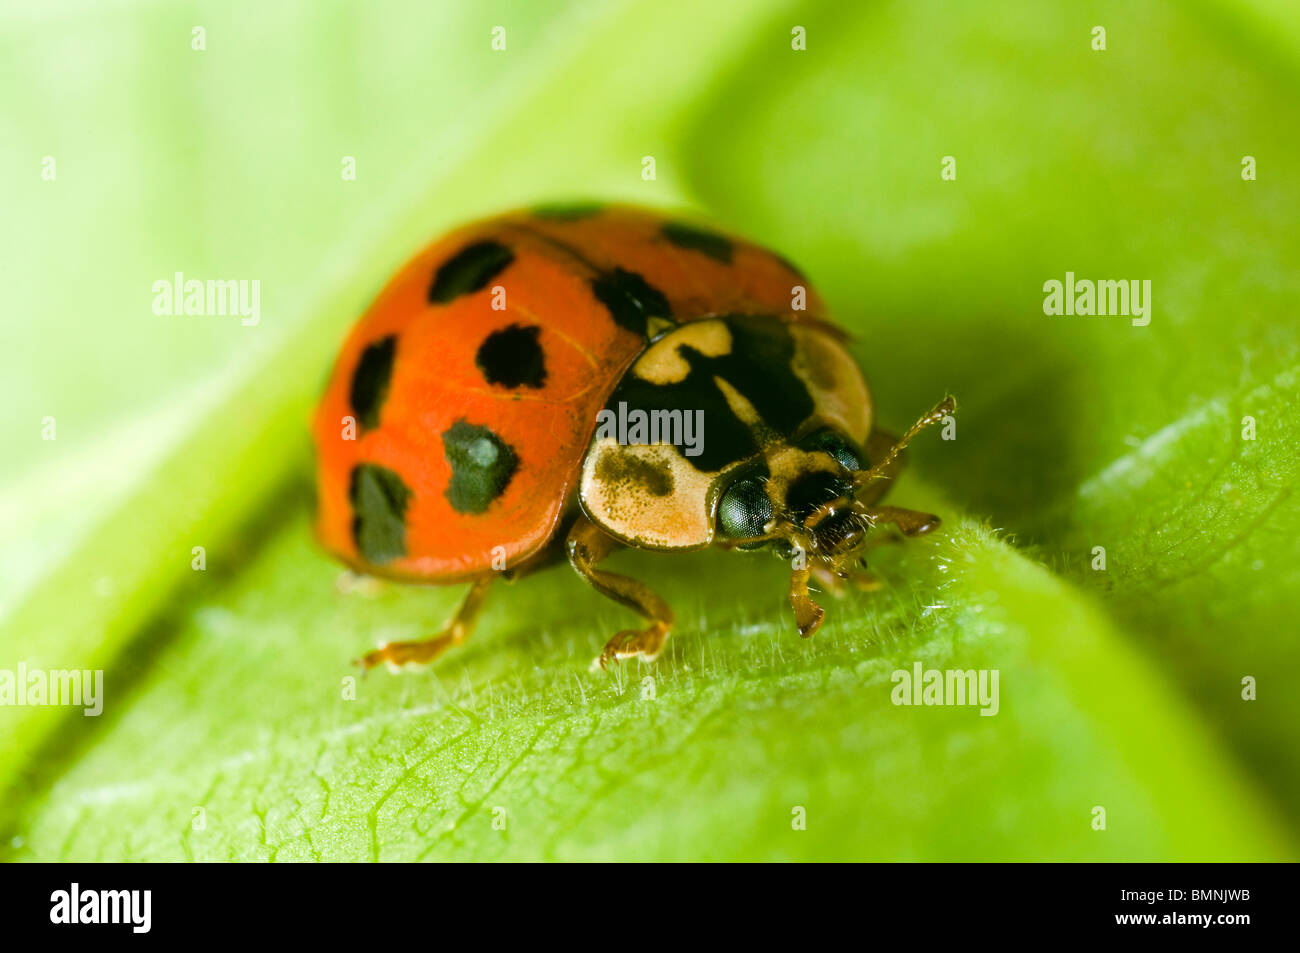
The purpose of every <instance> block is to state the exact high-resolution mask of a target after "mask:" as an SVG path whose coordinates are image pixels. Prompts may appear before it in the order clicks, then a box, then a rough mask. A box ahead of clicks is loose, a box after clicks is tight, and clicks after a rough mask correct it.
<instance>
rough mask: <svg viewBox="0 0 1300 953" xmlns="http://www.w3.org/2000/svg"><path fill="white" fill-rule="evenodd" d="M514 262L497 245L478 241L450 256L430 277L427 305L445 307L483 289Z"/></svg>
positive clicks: (511, 254)
mask: <svg viewBox="0 0 1300 953" xmlns="http://www.w3.org/2000/svg"><path fill="white" fill-rule="evenodd" d="M514 260H515V253H514V252H512V251H511V250H510V249H509V248H507V247H506V246H505V245H502V244H501V243H500V242H494V241H482V242H475V243H474V244H472V245H466V246H465V247H464V248H462V249H461V250H460V251H458V252H457V253H456V254H454V255H452V256H451V257H450V258H448V259H447V260H446V261H445V262H443V263H442V267H441V268H439V269H438V271H437V273H436V274H435V275H434V276H433V284H431V285H430V286H429V301H430V303H432V304H446V303H447V302H448V301H453V300H455V299H456V298H459V297H460V296H461V295H465V294H470V293H471V292H474V291H478V290H479V289H480V288H482V287H484V286H485V285H486V284H487V283H488V282H489V281H491V280H492V279H493V278H495V277H496V276H497V275H499V274H501V272H502V271H503V270H505V268H506V267H507V266H508V265H509V264H510V263H511V262H512V261H514Z"/></svg>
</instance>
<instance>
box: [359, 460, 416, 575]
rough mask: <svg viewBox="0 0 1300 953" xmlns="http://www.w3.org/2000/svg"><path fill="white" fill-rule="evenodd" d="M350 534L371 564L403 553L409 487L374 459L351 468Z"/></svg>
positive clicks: (409, 497) (364, 557) (379, 562)
mask: <svg viewBox="0 0 1300 953" xmlns="http://www.w3.org/2000/svg"><path fill="white" fill-rule="evenodd" d="M348 499H349V500H351V502H352V538H353V539H354V540H355V541H356V544H357V552H358V553H360V554H361V558H362V559H364V560H365V561H366V562H368V563H370V564H371V565H372V566H382V565H383V564H384V563H386V562H390V561H391V560H394V559H396V558H397V557H399V556H405V555H406V507H407V504H409V503H410V501H411V489H410V487H408V486H407V485H406V484H405V483H404V482H403V481H402V478H401V477H400V476H398V475H397V474H396V473H394V472H393V471H392V470H389V469H388V468H387V467H381V466H378V465H377V464H373V463H363V464H361V465H360V466H357V467H354V468H353V469H352V479H351V481H350V483H349V485H348Z"/></svg>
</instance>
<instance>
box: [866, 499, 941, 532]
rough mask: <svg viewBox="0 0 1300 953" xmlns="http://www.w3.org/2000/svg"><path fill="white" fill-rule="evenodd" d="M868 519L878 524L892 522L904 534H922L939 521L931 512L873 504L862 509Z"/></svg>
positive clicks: (931, 528) (934, 526) (933, 527)
mask: <svg viewBox="0 0 1300 953" xmlns="http://www.w3.org/2000/svg"><path fill="white" fill-rule="evenodd" d="M863 512H864V513H865V515H866V516H867V518H868V519H870V520H871V521H872V522H873V523H875V524H877V525H879V524H880V523H893V524H894V525H895V526H897V527H898V530H899V532H901V533H902V534H903V535H904V536H924V535H925V534H926V533H928V532H930V531H931V530H933V529H937V528H938V526H939V523H940V520H939V517H937V516H935V515H934V514H933V513H923V512H921V511H920V510H905V509H903V508H902V507H898V506H873V507H869V508H867V509H865V510H864V511H863Z"/></svg>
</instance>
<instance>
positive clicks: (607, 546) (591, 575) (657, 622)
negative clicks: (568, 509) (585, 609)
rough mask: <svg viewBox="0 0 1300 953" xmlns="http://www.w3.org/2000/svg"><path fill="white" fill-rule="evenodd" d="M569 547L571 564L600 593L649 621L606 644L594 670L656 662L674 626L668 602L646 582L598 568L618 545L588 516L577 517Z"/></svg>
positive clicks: (570, 533)
mask: <svg viewBox="0 0 1300 953" xmlns="http://www.w3.org/2000/svg"><path fill="white" fill-rule="evenodd" d="M567 546H568V551H569V563H570V564H571V565H572V566H573V568H574V569H575V570H576V571H577V573H578V575H580V576H581V577H582V578H583V579H585V580H587V582H589V583H591V585H592V586H593V587H595V589H596V590H597V591H598V592H600V593H601V594H603V595H606V596H608V597H609V598H611V599H613V600H614V601H615V602H619V603H622V604H623V605H625V606H627V607H628V608H629V609H632V610H634V611H636V612H639V613H640V614H641V615H642V616H643V617H645V618H646V619H647V620H649V622H650V625H649V627H647V628H645V629H625V630H623V631H622V632H620V633H618V634H617V635H615V636H614V637H613V638H612V639H610V640H609V642H607V643H606V644H605V648H604V650H603V651H602V652H601V653H600V655H599V656H597V657H596V659H595V661H594V662H593V663H592V667H593V668H595V667H596V666H599V667H600V668H604V667H605V666H606V665H608V664H609V662H610V660H611V659H613V660H614V661H618V660H619V659H624V658H634V657H637V656H640V657H641V658H642V659H643V660H645V661H647V662H651V661H654V659H655V658H656V656H658V655H659V653H660V652H661V651H662V650H663V647H664V642H665V641H666V640H667V639H668V633H669V632H670V631H672V627H673V610H672V609H671V608H669V606H668V603H666V602H664V600H663V599H661V598H660V597H659V595H658V594H657V593H655V592H654V590H652V589H651V588H650V587H649V586H647V585H646V584H645V583H643V582H638V581H637V580H635V579H632V578H630V577H629V576H620V575H619V574H618V573H612V572H605V571H604V570H601V569H597V568H596V565H597V564H598V563H600V562H601V561H602V560H603V559H605V558H606V557H607V556H608V555H609V554H610V553H612V552H613V551H614V549H615V548H616V547H617V546H618V543H617V541H616V540H615V539H614V538H613V537H611V536H609V535H608V534H606V533H604V532H602V531H601V529H600V528H599V527H597V526H596V525H595V524H594V523H592V522H591V521H590V520H589V519H587V518H586V517H585V516H580V517H578V521H577V522H576V523H574V524H573V529H571V530H569V538H568V543H567Z"/></svg>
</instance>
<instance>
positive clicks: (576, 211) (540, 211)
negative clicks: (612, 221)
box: [533, 202, 605, 222]
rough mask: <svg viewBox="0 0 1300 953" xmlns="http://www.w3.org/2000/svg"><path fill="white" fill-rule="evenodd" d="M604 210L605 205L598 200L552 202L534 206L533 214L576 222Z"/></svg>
mask: <svg viewBox="0 0 1300 953" xmlns="http://www.w3.org/2000/svg"><path fill="white" fill-rule="evenodd" d="M604 210H605V206H603V205H601V204H600V203H599V202H552V203H548V204H546V205H538V206H536V207H535V208H534V209H533V215H534V216H535V217H536V218H541V219H545V220H546V221H549V222H576V221H577V220H578V219H582V218H593V217H594V216H596V215H599V214H600V213H601V212H603V211H604Z"/></svg>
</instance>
